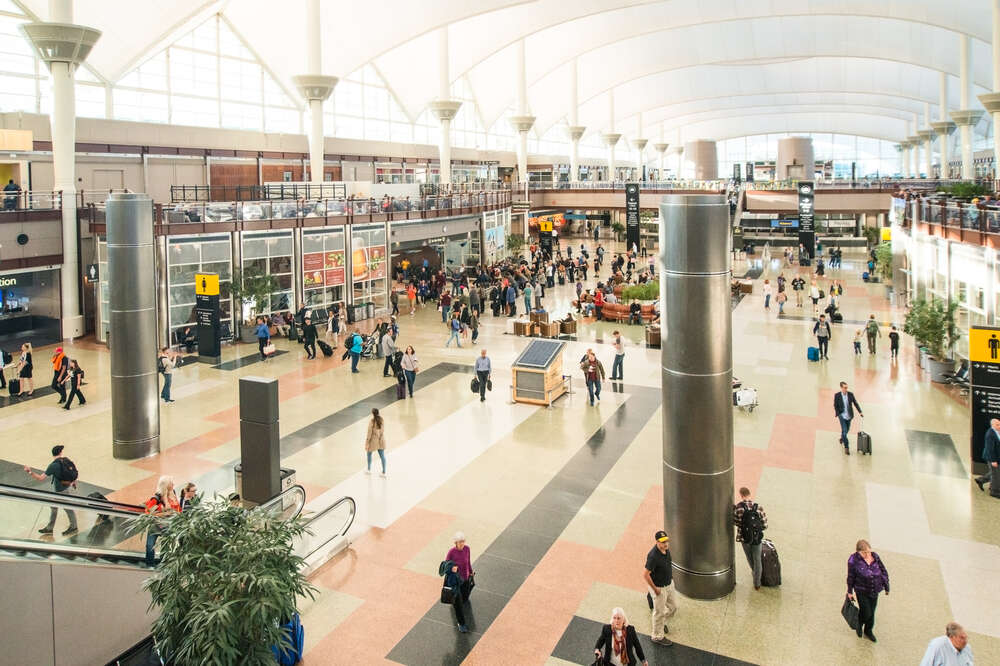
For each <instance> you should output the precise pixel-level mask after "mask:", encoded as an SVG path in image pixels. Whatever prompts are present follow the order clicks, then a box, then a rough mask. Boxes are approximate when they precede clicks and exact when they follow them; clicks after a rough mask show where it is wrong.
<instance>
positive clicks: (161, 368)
mask: <svg viewBox="0 0 1000 666" xmlns="http://www.w3.org/2000/svg"><path fill="white" fill-rule="evenodd" d="M156 371H157V372H159V373H160V374H161V375H162V374H164V373H166V371H167V366H166V364H165V363H164V362H163V357H162V356H157V357H156Z"/></svg>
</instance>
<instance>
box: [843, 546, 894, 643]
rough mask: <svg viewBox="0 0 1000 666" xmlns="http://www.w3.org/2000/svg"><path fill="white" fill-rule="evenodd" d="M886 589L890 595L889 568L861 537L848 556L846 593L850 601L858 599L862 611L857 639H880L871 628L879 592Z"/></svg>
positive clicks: (873, 623) (873, 625)
mask: <svg viewBox="0 0 1000 666" xmlns="http://www.w3.org/2000/svg"><path fill="white" fill-rule="evenodd" d="M883 590H884V591H885V593H886V595H888V594H889V571H888V570H887V569H886V568H885V565H884V564H882V560H881V558H879V556H878V553H876V552H874V551H873V550H872V547H871V545H869V543H868V542H867V541H865V540H864V539H861V540H860V541H858V543H857V546H856V547H855V552H854V554H852V555H851V556H850V557H849V558H847V596H848V597H849V598H850V599H851V600H854V599H857V602H858V609H859V610H860V611H861V612H860V614H859V617H858V620H859V621H858V628H857V633H858V638H861V636H862V634H864V636H865V638H867V639H868V640H870V641H871V642H872V643H875V642H877V641H876V640H875V634H874V633H872V629H873V628H874V627H875V607H876V606H878V595H879V592H882V591H883Z"/></svg>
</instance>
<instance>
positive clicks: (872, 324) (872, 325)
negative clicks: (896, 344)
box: [865, 319, 878, 335]
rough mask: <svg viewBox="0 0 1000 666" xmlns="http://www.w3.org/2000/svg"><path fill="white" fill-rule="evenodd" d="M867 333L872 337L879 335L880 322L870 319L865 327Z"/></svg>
mask: <svg viewBox="0 0 1000 666" xmlns="http://www.w3.org/2000/svg"><path fill="white" fill-rule="evenodd" d="M865 331H866V332H867V333H870V334H871V335H875V334H876V333H878V322H877V321H875V320H874V319H869V320H868V324H867V325H866V326H865Z"/></svg>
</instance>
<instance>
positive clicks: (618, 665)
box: [611, 629, 625, 666]
mask: <svg viewBox="0 0 1000 666" xmlns="http://www.w3.org/2000/svg"><path fill="white" fill-rule="evenodd" d="M624 633H625V630H624V629H622V630H621V631H615V630H614V629H612V630H611V664H612V666H623V665H622V660H621V659H620V658H619V657H618V655H617V654H615V644H614V640H615V636H617V637H618V638H619V639H621V640H625V636H624V635H623V634H624Z"/></svg>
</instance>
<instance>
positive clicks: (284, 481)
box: [233, 463, 295, 510]
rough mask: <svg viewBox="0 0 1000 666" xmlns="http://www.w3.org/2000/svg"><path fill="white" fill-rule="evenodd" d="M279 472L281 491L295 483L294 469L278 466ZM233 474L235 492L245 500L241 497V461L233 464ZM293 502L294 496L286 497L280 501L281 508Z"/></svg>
mask: <svg viewBox="0 0 1000 666" xmlns="http://www.w3.org/2000/svg"><path fill="white" fill-rule="evenodd" d="M280 473H281V491H280V492H285V491H286V490H288V489H289V488H291V487H292V486H294V485H295V470H294V469H289V468H287V467H282V468H280ZM233 475H234V477H235V479H234V483H233V485H234V486H235V488H236V494H237V495H239V496H240V501H241V502H244V503H245V502H246V498H244V497H243V463H236V464H235V465H234V466H233ZM294 503H295V498H294V497H291V498H286V499H285V500H284V501H282V503H281V508H282V510H284V509H287V508H289V507H290V506H292V505H293V504H294Z"/></svg>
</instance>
